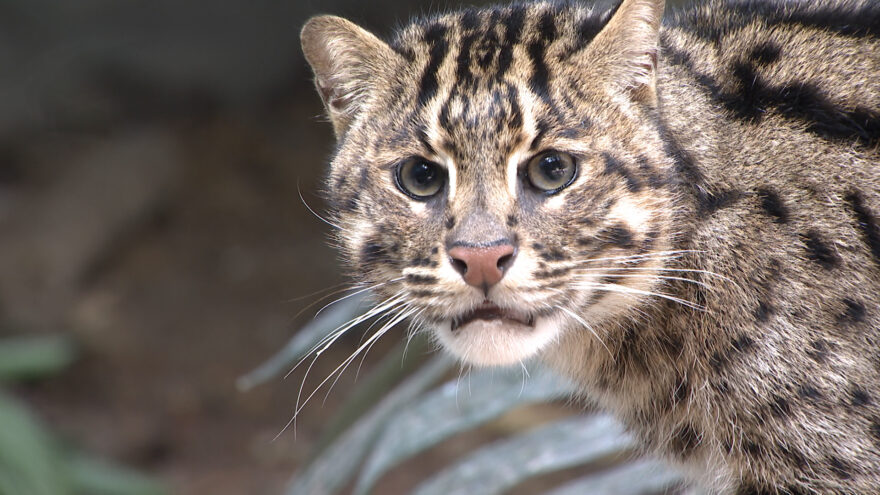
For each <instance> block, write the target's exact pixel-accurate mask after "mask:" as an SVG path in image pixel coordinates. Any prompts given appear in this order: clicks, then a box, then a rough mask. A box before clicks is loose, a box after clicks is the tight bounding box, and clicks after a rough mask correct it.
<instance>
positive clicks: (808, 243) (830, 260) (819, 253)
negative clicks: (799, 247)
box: [803, 231, 840, 270]
mask: <svg viewBox="0 0 880 495" xmlns="http://www.w3.org/2000/svg"><path fill="white" fill-rule="evenodd" d="M803 240H804V245H805V247H806V250H807V258H808V259H809V260H810V261H815V262H817V263H819V264H820V265H822V268H825V269H826V270H830V269H832V268H834V267H836V266H837V265H839V264H840V257H839V256H838V255H837V252H835V251H834V248H833V247H831V246H829V245H828V244H827V243H826V242H825V241H824V240H823V239H822V237H821V236H820V235H819V233H818V232H816V231H810V232H807V234H806V235H804V236H803Z"/></svg>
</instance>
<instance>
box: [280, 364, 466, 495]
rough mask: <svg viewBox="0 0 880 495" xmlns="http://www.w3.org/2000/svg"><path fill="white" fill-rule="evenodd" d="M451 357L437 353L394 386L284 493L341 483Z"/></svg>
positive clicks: (303, 493) (307, 493) (318, 490)
mask: <svg viewBox="0 0 880 495" xmlns="http://www.w3.org/2000/svg"><path fill="white" fill-rule="evenodd" d="M452 363H453V361H452V359H451V358H449V357H448V356H438V357H436V358H434V359H432V360H431V361H430V362H428V364H426V365H425V366H423V367H422V368H421V369H419V371H417V372H416V373H415V374H414V375H413V376H411V377H410V378H408V379H407V380H406V381H404V382H403V383H402V384H400V385H399V386H397V387H396V388H395V389H394V390H393V391H392V392H391V393H390V394H388V396H386V397H385V398H384V399H382V401H381V402H379V404H377V405H376V406H375V407H374V408H373V409H372V410H371V411H370V412H369V413H368V414H367V415H366V416H364V417H363V418H362V419H361V420H360V421H358V422H357V423H355V424H354V425H353V426H352V427H351V428H349V429H348V431H346V432H345V433H344V434H342V435H341V436H340V437H339V439H338V440H337V441H336V442H334V443H333V444H332V445H331V446H330V447H328V448H327V450H325V451H324V453H323V454H322V455H321V456H320V457H318V458H317V459H316V460H315V461H314V462H312V464H310V465H309V466H308V467H307V468H306V469H305V470H304V471H302V472H301V473H299V474H297V475H296V476H295V477H294V479H293V481H292V482H291V483H290V485H289V486H288V487H287V490H286V492H285V493H288V494H290V495H330V494H332V493H335V492H336V491H338V490H339V489H340V488H341V487H342V486H344V485H345V484H346V483H348V481H349V480H350V479H351V477H352V476H353V475H354V472H355V470H357V468H358V466H359V465H360V464H361V462H362V461H363V458H364V455H365V454H366V453H367V451H368V450H369V448H370V446H371V445H372V443H373V441H374V440H375V438H376V436H377V435H379V434H380V433H381V431H382V428H383V427H384V426H385V424H386V423H387V421H388V419H389V418H390V417H391V416H392V414H393V413H394V412H395V411H397V410H399V409H400V408H401V407H403V406H404V405H405V404H408V403H410V402H412V401H413V400H415V399H416V397H418V396H419V395H421V394H422V392H424V391H425V390H426V389H427V388H429V387H430V386H431V385H433V384H434V383H436V382H437V380H439V379H440V378H442V377H443V375H444V374H446V372H447V371H449V369H450V368H451V367H452Z"/></svg>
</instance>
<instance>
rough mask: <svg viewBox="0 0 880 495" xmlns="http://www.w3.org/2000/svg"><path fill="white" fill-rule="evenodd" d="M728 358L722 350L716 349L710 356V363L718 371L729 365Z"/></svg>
mask: <svg viewBox="0 0 880 495" xmlns="http://www.w3.org/2000/svg"><path fill="white" fill-rule="evenodd" d="M727 363H728V359H727V356H725V355H724V353H722V352H721V351H715V352H713V353H712V355H711V356H709V365H710V366H712V369H713V370H715V371H716V372H719V371H721V370H722V369H724V367H725V366H726V365H727Z"/></svg>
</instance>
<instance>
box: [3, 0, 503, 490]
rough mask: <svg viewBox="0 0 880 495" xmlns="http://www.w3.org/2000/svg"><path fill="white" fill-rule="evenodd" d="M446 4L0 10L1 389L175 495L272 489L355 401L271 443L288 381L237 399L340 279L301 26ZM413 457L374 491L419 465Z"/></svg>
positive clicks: (82, 4) (289, 400) (344, 384)
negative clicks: (241, 382) (321, 18)
mask: <svg viewBox="0 0 880 495" xmlns="http://www.w3.org/2000/svg"><path fill="white" fill-rule="evenodd" d="M446 7H447V6H446V5H443V4H438V3H437V2H422V3H421V4H418V3H411V2H404V1H400V0H374V1H373V2H369V3H367V2H356V1H354V0H323V1H321V2H317V1H294V0H283V1H282V0H237V1H224V0H186V1H181V0H149V1H147V0H77V1H75V2H67V1H63V0H4V1H2V2H0V67H2V70H0V343H6V347H3V348H0V351H2V352H0V369H3V368H4V366H6V365H9V366H12V364H10V363H13V361H16V360H18V361H22V362H21V363H19V364H18V365H17V366H19V367H18V368H16V369H15V370H13V371H10V372H9V373H6V374H3V373H0V379H2V381H3V384H2V388H0V390H2V391H3V392H2V393H3V395H5V396H9V397H12V398H14V399H13V400H14V401H15V402H16V403H19V404H20V405H21V406H22V407H24V408H26V410H27V414H28V415H29V416H30V417H31V419H32V420H33V421H35V422H37V423H39V424H40V425H41V427H42V428H45V430H46V431H48V432H50V433H51V435H52V437H53V438H54V439H57V442H59V443H61V444H63V445H65V446H70V448H73V449H76V450H77V451H82V452H86V453H88V455H89V456H92V457H94V458H98V459H104V460H107V461H112V462H114V463H118V464H119V465H125V466H129V467H131V468H133V469H134V470H136V471H138V472H141V473H147V474H149V475H151V476H153V477H155V478H156V479H159V480H160V481H162V482H163V483H164V484H165V486H166V487H167V488H168V489H169V490H170V492H171V493H179V494H206V493H211V494H244V493H247V494H264V493H265V494H273V493H280V491H281V489H282V487H283V486H284V485H285V483H286V482H287V481H288V479H289V478H290V476H291V475H292V473H293V472H294V471H295V469H296V468H297V466H298V465H299V464H300V463H301V462H302V461H303V460H304V459H305V458H306V456H307V455H308V453H309V452H310V449H311V447H312V446H313V445H314V443H315V442H316V441H317V439H318V438H319V436H320V432H321V428H322V426H323V422H324V420H325V419H326V417H327V416H328V411H332V410H333V408H334V406H335V405H337V404H338V403H339V402H340V401H342V400H344V399H345V397H346V396H347V395H348V394H349V393H350V391H352V390H353V389H354V387H356V383H355V381H354V373H348V374H346V375H345V376H344V377H343V379H342V380H340V382H339V383H338V384H337V385H336V388H335V389H334V391H333V392H332V393H331V394H329V396H328V398H327V400H326V402H325V403H324V405H323V406H322V405H321V404H320V400H321V399H322V398H323V395H322V396H320V397H319V398H318V400H317V401H316V402H315V403H314V404H313V405H312V406H311V407H309V408H306V409H305V410H304V412H303V413H302V415H301V416H300V418H299V420H298V424H297V428H296V432H295V433H294V431H293V430H288V431H287V432H286V433H285V434H283V435H281V437H280V438H279V439H278V440H276V441H272V439H273V438H274V437H275V436H276V434H278V433H279V432H280V431H281V429H282V428H283V427H284V425H285V424H286V423H287V421H288V420H289V419H290V417H291V415H292V412H293V410H294V404H295V399H296V392H297V390H298V389H299V385H300V382H301V381H302V379H303V376H302V374H301V373H297V374H294V375H291V377H289V378H288V379H287V380H281V379H277V380H272V381H271V382H270V383H268V384H266V385H263V386H260V387H257V388H255V389H253V390H251V391H248V392H241V391H239V390H237V389H236V387H235V381H236V378H238V377H239V376H241V375H242V374H244V373H246V372H247V371H249V370H251V369H252V368H254V367H256V366H257V365H259V364H260V363H261V362H262V361H264V360H265V359H266V358H268V357H269V356H271V355H272V354H273V353H274V352H276V351H277V350H278V349H279V348H280V347H282V346H283V345H284V343H285V342H286V341H287V340H288V339H289V338H290V337H291V336H292V335H293V334H294V332H295V331H296V329H297V328H298V327H300V326H301V325H303V324H304V323H306V322H308V321H309V320H310V319H311V317H312V316H313V315H314V312H315V310H316V309H317V308H318V307H320V305H318V306H316V307H312V308H311V309H305V308H306V307H307V306H308V305H309V303H311V302H312V301H314V300H316V299H318V297H319V296H320V294H318V295H314V293H315V292H316V291H321V290H323V289H328V288H333V287H335V286H337V284H340V283H341V282H343V281H344V279H343V278H342V276H341V275H340V274H339V272H338V271H337V259H336V253H335V252H333V251H332V250H331V249H330V248H329V247H328V246H327V243H326V234H327V230H328V228H327V226H326V225H325V224H323V223H322V222H321V221H320V220H318V219H317V218H315V216H313V215H312V214H311V213H310V212H309V211H308V209H307V207H306V206H305V205H304V202H305V203H308V204H309V205H310V206H311V207H312V208H313V209H315V210H316V211H321V210H322V209H323V207H324V206H323V202H322V200H321V198H320V196H319V194H317V190H318V188H319V187H320V179H321V177H322V175H323V173H324V169H325V163H326V160H327V157H328V156H329V154H330V152H331V151H332V146H333V144H332V130H331V127H330V125H329V124H328V123H327V122H325V119H324V118H323V116H322V109H321V106H320V101H319V99H318V97H317V95H316V94H315V92H314V90H313V87H312V84H311V79H310V76H311V75H310V72H309V70H308V67H307V66H306V65H305V62H304V61H303V58H302V55H301V52H300V49H299V43H298V33H299V28H300V27H301V26H302V24H303V22H304V21H305V19H306V18H307V17H309V16H311V15H314V14H317V13H334V14H338V15H343V16H346V17H348V18H350V19H353V20H356V21H357V22H358V23H360V24H361V25H363V26H365V27H368V28H370V29H372V30H374V31H375V32H376V33H378V34H380V35H382V36H386V37H387V36H388V35H389V33H390V31H391V29H392V28H393V27H394V26H397V25H400V24H401V23H402V22H403V21H404V20H405V19H407V18H409V17H410V16H412V15H414V14H419V13H427V12H436V11H438V10H442V9H445V8H446ZM300 195H301V196H302V198H303V199H302V200H301V199H300ZM34 338H39V339H43V340H36V341H35V340H33V339H34ZM359 338H360V336H359V335H351V336H350V337H348V338H347V340H343V341H341V342H339V343H338V345H336V346H335V347H334V348H333V351H331V354H332V355H330V356H328V357H327V358H325V359H322V360H319V361H318V363H317V364H316V366H315V368H314V369H313V371H312V374H313V376H315V377H319V378H322V377H324V376H326V375H327V374H328V373H329V372H330V371H331V370H332V369H333V368H334V367H335V366H336V364H338V363H339V362H340V361H341V360H342V359H343V358H344V357H346V356H347V355H348V353H350V352H351V351H352V350H353V349H354V348H355V347H356V345H357V343H358V341H359ZM388 340H394V339H393V338H391V339H388ZM34 342H37V345H36V347H33V346H30V347H29V345H30V343H34ZM41 342H42V343H44V344H45V343H48V345H46V346H42V347H41V346H40V344H39V343H41ZM10 343H11V344H10ZM13 344H14V345H13ZM392 344H394V342H388V343H380V344H379V345H378V346H377V348H378V349H377V350H376V351H374V352H373V355H377V354H381V352H382V349H383V348H385V349H387V348H388V347H389V346H391V345H392ZM15 345H21V347H15ZM3 352H5V354H4V353H3ZM29 352H30V353H32V354H28V353H29ZM3 356H6V357H5V358H4V357H3ZM23 356H24V357H23ZM25 357H26V359H25ZM3 359H6V363H5V364H4V363H3V362H2V361H3ZM31 359H33V361H31ZM371 362H372V358H370V357H368V358H367V362H366V364H365V365H364V366H365V367H366V368H369V366H370V365H371ZM35 363H36V364H35ZM40 363H42V364H40ZM2 422H3V417H2V415H0V430H2V429H4V428H7V427H8V425H4V424H2ZM492 435H493V433H492V432H491V431H490V432H487V433H485V434H484V436H486V437H491V436H492ZM53 441H55V440H53ZM473 441H475V440H473V438H471V439H465V440H462V439H459V440H457V441H454V442H451V443H449V442H448V443H447V444H444V445H445V447H444V446H441V448H440V449H439V452H435V453H434V454H431V455H435V456H443V455H446V454H444V449H445V450H446V451H449V452H451V453H449V455H451V456H454V455H457V454H460V453H461V451H463V450H465V449H467V446H468V445H472V444H473ZM468 442H470V443H468ZM2 448H3V445H2V444H0V449H2ZM0 458H2V455H0ZM410 464H411V465H408V467H407V468H406V469H402V470H398V472H397V473H396V474H393V475H392V476H390V477H389V479H388V480H385V481H384V485H383V486H385V489H384V491H383V490H378V491H377V493H398V492H399V491H400V490H403V489H404V488H405V487H407V486H411V484H412V483H413V481H414V480H418V479H419V478H423V477H424V476H425V474H426V472H427V473H429V472H430V471H431V469H432V467H431V463H430V462H429V461H428V462H424V461H420V462H419V463H410ZM0 488H2V484H0Z"/></svg>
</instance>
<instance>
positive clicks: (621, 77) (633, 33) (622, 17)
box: [588, 0, 666, 104]
mask: <svg viewBox="0 0 880 495" xmlns="http://www.w3.org/2000/svg"><path fill="white" fill-rule="evenodd" d="M665 3H666V2H665V0H623V1H622V2H621V3H620V4H619V5H618V6H617V8H616V9H615V10H614V12H613V14H612V15H611V19H609V20H608V22H607V24H605V27H603V28H602V30H601V31H600V32H599V34H597V35H596V37H595V38H593V41H592V42H590V45H589V46H590V48H589V50H588V53H589V54H590V58H591V59H592V60H591V65H592V66H593V67H595V68H596V70H601V71H602V72H603V73H604V74H606V75H607V77H608V79H607V80H606V82H607V83H609V84H611V85H612V88H613V89H614V90H615V91H618V92H623V93H626V94H628V95H630V96H631V97H632V98H633V99H635V100H639V101H641V102H644V103H649V104H654V103H656V98H657V92H656V86H655V80H656V74H657V52H658V49H659V41H660V21H661V20H662V18H663V8H664V5H665Z"/></svg>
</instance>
